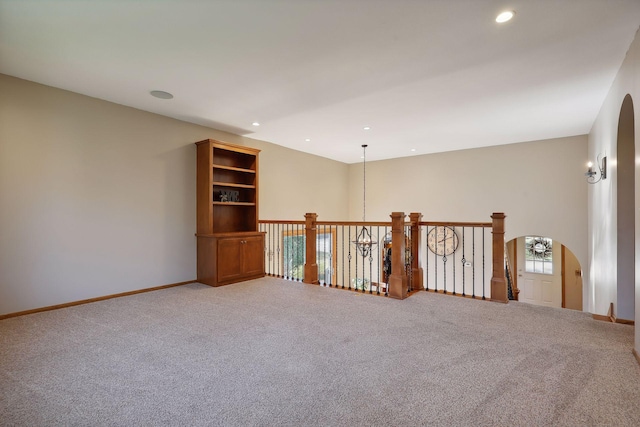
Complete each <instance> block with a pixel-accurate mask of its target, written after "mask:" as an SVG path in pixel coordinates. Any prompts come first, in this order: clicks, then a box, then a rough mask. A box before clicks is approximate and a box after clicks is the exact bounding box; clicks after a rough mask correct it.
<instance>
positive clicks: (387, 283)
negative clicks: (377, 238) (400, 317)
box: [382, 225, 389, 297]
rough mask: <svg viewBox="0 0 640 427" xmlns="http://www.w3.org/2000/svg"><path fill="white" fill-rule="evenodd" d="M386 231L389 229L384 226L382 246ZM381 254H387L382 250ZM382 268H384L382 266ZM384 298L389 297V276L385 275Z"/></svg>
mask: <svg viewBox="0 0 640 427" xmlns="http://www.w3.org/2000/svg"><path fill="white" fill-rule="evenodd" d="M388 229H389V228H388V227H387V226H386V225H385V226H384V239H383V240H382V241H383V244H384V242H386V239H387V233H388V231H387V230H388ZM383 253H384V254H385V255H386V254H387V252H384V249H383ZM383 268H384V266H383ZM383 277H384V274H383ZM384 296H386V297H388V296H389V274H387V282H386V283H385V284H384Z"/></svg>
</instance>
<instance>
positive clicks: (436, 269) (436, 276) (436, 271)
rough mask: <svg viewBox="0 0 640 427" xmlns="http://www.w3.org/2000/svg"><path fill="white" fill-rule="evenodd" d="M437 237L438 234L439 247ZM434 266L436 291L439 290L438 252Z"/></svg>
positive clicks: (434, 257) (434, 259)
mask: <svg viewBox="0 0 640 427" xmlns="http://www.w3.org/2000/svg"><path fill="white" fill-rule="evenodd" d="M436 227H437V226H436ZM434 233H435V232H434ZM437 237H438V236H437V235H436V248H437V247H438V243H437ZM436 251H437V249H436ZM433 268H434V270H433V271H434V273H435V277H434V280H435V292H438V254H436V253H434V254H433Z"/></svg>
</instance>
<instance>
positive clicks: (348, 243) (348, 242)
mask: <svg viewBox="0 0 640 427" xmlns="http://www.w3.org/2000/svg"><path fill="white" fill-rule="evenodd" d="M348 227H349V240H348V241H347V245H348V246H349V257H348V259H349V290H351V226H348Z"/></svg>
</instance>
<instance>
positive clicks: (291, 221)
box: [258, 219, 305, 225]
mask: <svg viewBox="0 0 640 427" xmlns="http://www.w3.org/2000/svg"><path fill="white" fill-rule="evenodd" d="M258 224H300V225H304V224H305V222H304V221H294V220H287V219H282V220H280V219H277V220H276V219H274V220H271V219H261V220H258Z"/></svg>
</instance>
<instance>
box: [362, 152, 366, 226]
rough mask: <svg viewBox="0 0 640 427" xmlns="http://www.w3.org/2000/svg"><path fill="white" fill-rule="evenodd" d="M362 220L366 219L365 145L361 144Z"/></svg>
mask: <svg viewBox="0 0 640 427" xmlns="http://www.w3.org/2000/svg"><path fill="white" fill-rule="evenodd" d="M362 190H363V191H362V221H363V222H364V221H366V220H367V219H366V218H367V145H366V144H363V145H362Z"/></svg>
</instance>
